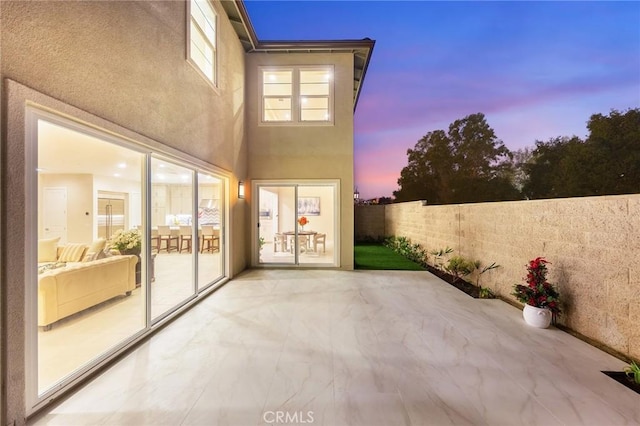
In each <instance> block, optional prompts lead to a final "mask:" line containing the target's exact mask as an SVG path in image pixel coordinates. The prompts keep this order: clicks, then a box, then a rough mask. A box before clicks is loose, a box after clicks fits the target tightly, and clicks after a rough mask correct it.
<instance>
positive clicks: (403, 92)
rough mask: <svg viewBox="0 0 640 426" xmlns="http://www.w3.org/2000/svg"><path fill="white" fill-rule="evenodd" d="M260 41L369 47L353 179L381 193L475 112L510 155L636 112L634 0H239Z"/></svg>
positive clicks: (639, 76) (638, 25)
mask: <svg viewBox="0 0 640 426" xmlns="http://www.w3.org/2000/svg"><path fill="white" fill-rule="evenodd" d="M245 4H246V6H247V9H248V11H249V15H250V17H251V20H252V23H253V25H254V27H255V30H256V33H257V35H258V38H259V39H261V40H318V39H320V40H327V39H362V38H364V37H369V38H371V39H374V40H375V41H376V46H375V48H374V51H373V56H372V58H371V63H370V64H369V69H368V71H367V75H366V78H365V82H364V86H363V89H362V92H361V95H360V100H359V102H358V107H357V110H356V114H355V183H356V186H357V188H358V190H359V192H360V196H361V198H363V199H368V198H374V197H380V196H391V195H392V193H393V191H394V190H397V189H398V184H397V180H398V178H399V176H400V171H401V170H402V168H403V167H404V166H406V165H407V155H406V152H407V149H408V148H413V147H414V145H415V144H416V142H417V141H418V140H419V139H420V138H421V137H422V136H424V135H426V134H427V133H428V132H430V131H434V130H437V129H443V130H446V129H448V126H449V124H450V123H452V122H453V121H455V120H456V119H459V118H464V117H465V116H467V115H469V114H473V113H477V112H482V113H484V114H485V116H486V118H487V121H488V123H489V125H490V126H491V127H492V128H493V129H494V130H495V132H496V135H497V137H498V138H499V139H501V140H502V141H503V142H504V144H505V145H506V146H507V147H508V148H509V149H511V150H516V149H519V148H523V147H527V146H528V147H534V145H535V141H536V140H542V141H547V140H548V139H550V138H552V137H557V136H573V135H576V136H579V137H581V138H585V137H586V136H587V133H588V132H587V128H586V123H587V120H588V119H589V117H590V116H591V115H592V114H595V113H602V114H608V113H609V112H610V110H611V109H617V110H621V111H624V110H626V109H628V108H639V107H640V2H635V1H634V2H435V1H300V0H298V1H270V0H263V1H258V0H247V1H246V2H245Z"/></svg>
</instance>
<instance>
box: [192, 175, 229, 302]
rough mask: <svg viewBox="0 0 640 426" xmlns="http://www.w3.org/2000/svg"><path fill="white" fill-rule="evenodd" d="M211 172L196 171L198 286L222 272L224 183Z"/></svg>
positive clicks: (200, 286) (208, 281)
mask: <svg viewBox="0 0 640 426" xmlns="http://www.w3.org/2000/svg"><path fill="white" fill-rule="evenodd" d="M223 183H224V182H223V180H222V179H220V178H218V177H216V176H213V175H211V174H205V173H198V197H197V200H198V220H197V225H198V241H197V243H198V244H197V247H198V289H199V290H201V289H203V288H206V287H208V286H209V285H211V284H213V283H214V282H215V281H218V280H219V279H220V278H222V277H223V275H224V247H223V243H224V232H223V229H224V228H223V225H224V220H223V219H224V199H225V198H224V185H223Z"/></svg>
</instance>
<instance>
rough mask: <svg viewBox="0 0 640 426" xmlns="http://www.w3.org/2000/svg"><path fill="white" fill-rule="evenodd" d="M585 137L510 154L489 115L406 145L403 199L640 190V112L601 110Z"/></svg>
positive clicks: (512, 197)
mask: <svg viewBox="0 0 640 426" xmlns="http://www.w3.org/2000/svg"><path fill="white" fill-rule="evenodd" d="M587 129H588V131H589V134H588V136H587V138H586V139H585V140H582V139H580V138H579V137H577V136H573V137H566V136H560V137H555V138H551V139H549V140H548V141H546V142H543V141H535V147H534V148H533V149H530V148H524V149H520V150H518V151H515V152H513V151H510V150H509V149H508V148H507V147H506V146H505V145H504V143H503V142H502V141H501V140H500V139H498V137H497V136H496V134H495V132H494V130H493V129H492V128H491V127H490V126H489V124H488V123H487V120H486V118H485V116H484V114H482V113H477V114H471V115H468V116H467V117H465V118H462V119H459V120H456V121H454V122H453V123H451V124H450V125H449V129H448V131H446V132H445V131H444V130H435V131H432V132H429V133H427V134H426V135H425V136H424V137H422V138H421V139H420V140H419V141H418V142H417V143H416V145H415V146H414V148H413V149H409V150H407V157H408V164H407V166H406V167H404V168H403V169H402V172H401V173H400V178H399V179H398V185H399V189H398V190H397V191H394V193H393V195H394V197H395V201H396V202H402V201H413V200H427V202H428V203H429V204H455V203H471V202H484V201H509V200H522V199H540V198H559V197H579V196H593V195H613V194H633V193H640V109H638V108H636V109H629V110H627V111H625V112H620V111H617V110H612V111H611V112H610V113H609V114H608V115H602V114H594V115H592V116H591V117H590V119H589V121H588V122H587Z"/></svg>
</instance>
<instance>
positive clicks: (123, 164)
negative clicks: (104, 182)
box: [118, 163, 127, 169]
mask: <svg viewBox="0 0 640 426" xmlns="http://www.w3.org/2000/svg"><path fill="white" fill-rule="evenodd" d="M118 168H119V169H126V168H127V163H118Z"/></svg>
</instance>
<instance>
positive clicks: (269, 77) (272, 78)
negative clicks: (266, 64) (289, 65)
mask: <svg viewBox="0 0 640 426" xmlns="http://www.w3.org/2000/svg"><path fill="white" fill-rule="evenodd" d="M263 77H264V79H263V81H264V83H265V84H272V83H292V82H293V73H292V72H291V71H264V73H263Z"/></svg>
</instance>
